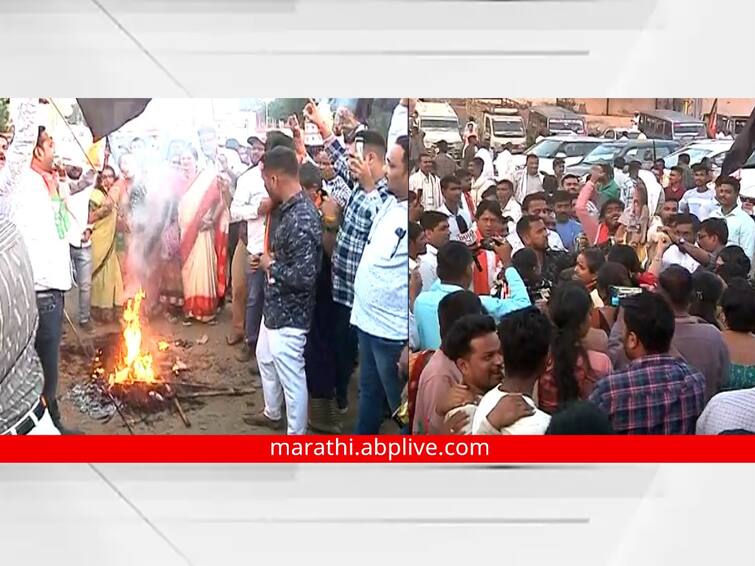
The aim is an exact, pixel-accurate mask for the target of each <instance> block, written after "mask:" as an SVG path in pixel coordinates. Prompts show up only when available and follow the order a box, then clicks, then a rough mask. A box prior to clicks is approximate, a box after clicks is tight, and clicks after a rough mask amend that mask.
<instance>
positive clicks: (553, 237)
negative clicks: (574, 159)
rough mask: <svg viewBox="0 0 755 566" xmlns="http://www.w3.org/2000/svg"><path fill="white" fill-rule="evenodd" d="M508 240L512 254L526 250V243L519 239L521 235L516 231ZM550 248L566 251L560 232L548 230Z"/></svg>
mask: <svg viewBox="0 0 755 566" xmlns="http://www.w3.org/2000/svg"><path fill="white" fill-rule="evenodd" d="M506 240H507V241H508V242H509V244H511V253H512V254H515V253H516V252H518V251H519V250H521V249H522V248H524V243H523V242H522V239H521V238H520V237H519V234H517V233H516V230H514V231H513V232H512V233H511V234H509V235H508V236H507V237H506ZM548 248H549V249H551V250H559V251H566V248H565V247H564V243H563V242H562V241H561V236H559V235H558V232H556V231H554V230H550V229H548Z"/></svg>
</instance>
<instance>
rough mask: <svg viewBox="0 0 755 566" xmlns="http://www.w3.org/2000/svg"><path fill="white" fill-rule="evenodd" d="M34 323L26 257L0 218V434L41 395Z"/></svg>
mask: <svg viewBox="0 0 755 566" xmlns="http://www.w3.org/2000/svg"><path fill="white" fill-rule="evenodd" d="M37 321H38V315H37V303H36V295H35V294H34V278H33V276H32V269H31V262H30V261H29V255H28V253H27V251H26V247H25V246H24V242H23V240H22V238H21V234H20V233H19V232H18V230H17V229H16V227H15V226H14V225H13V224H11V222H10V221H9V220H8V219H7V217H6V218H3V217H0V344H2V348H0V433H2V432H4V431H5V430H7V429H8V428H10V427H11V426H13V425H15V424H16V423H17V422H18V421H19V420H20V419H21V418H22V417H23V416H24V415H25V414H26V413H28V412H29V411H30V410H31V409H32V408H33V407H34V405H35V404H36V403H37V402H38V401H39V396H40V395H41V394H42V383H43V377H42V365H41V364H40V362H39V358H38V357H37V353H36V351H35V350H34V338H35V336H36V331H37Z"/></svg>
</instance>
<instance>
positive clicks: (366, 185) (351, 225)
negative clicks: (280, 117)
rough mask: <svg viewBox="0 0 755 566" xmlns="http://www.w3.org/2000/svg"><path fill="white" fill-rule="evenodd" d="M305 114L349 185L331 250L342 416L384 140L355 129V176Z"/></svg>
mask: <svg viewBox="0 0 755 566" xmlns="http://www.w3.org/2000/svg"><path fill="white" fill-rule="evenodd" d="M304 114H305V116H306V117H307V118H308V119H309V120H310V121H311V122H312V123H313V124H315V125H316V126H317V128H318V129H319V130H320V135H321V136H322V138H323V140H324V142H325V151H326V152H327V153H328V155H329V156H330V159H331V161H332V164H333V168H334V169H335V171H336V173H337V174H338V175H339V176H340V177H342V178H343V180H344V181H346V183H347V184H348V185H349V186H350V187H352V191H351V195H350V196H349V199H348V202H347V203H346V206H345V207H344V208H343V211H342V214H341V217H342V218H343V220H342V222H341V227H340V230H339V231H338V237H337V239H336V246H335V250H334V252H333V301H334V302H335V303H336V304H335V307H336V308H335V320H334V328H335V336H336V343H337V344H338V345H339V347H338V348H337V350H336V356H337V359H336V401H337V403H338V409H339V412H341V413H342V414H343V413H345V412H346V411H347V409H348V398H347V391H348V386H349V379H350V377H351V374H352V373H353V371H354V365H355V364H356V359H357V332H356V329H355V328H354V327H353V326H352V325H351V322H350V321H351V309H352V307H353V305H354V279H355V278H356V274H357V268H358V267H359V262H360V260H361V259H362V254H363V252H364V247H365V245H366V244H367V238H368V236H369V234H370V229H371V228H372V222H373V220H374V219H375V216H376V215H377V212H378V209H379V208H380V207H381V205H382V204H383V203H384V202H385V201H386V199H387V198H388V181H387V180H386V178H385V171H384V167H385V156H386V143H385V139H383V137H382V136H381V135H380V134H378V133H377V132H373V131H369V130H365V131H362V132H360V134H359V135H360V136H361V137H362V139H363V140H364V149H363V154H362V156H360V159H358V162H359V163H360V166H359V171H360V174H359V175H358V176H357V175H355V174H354V173H352V170H351V165H350V162H349V161H350V160H349V157H350V156H349V153H348V152H347V149H346V148H345V147H344V146H343V145H341V142H339V141H338V139H337V138H336V136H335V135H333V131H332V130H331V129H330V127H329V126H328V125H327V124H326V122H325V121H324V120H323V118H322V116H321V115H320V113H319V111H318V110H317V107H316V106H315V104H314V103H313V102H310V103H309V104H307V106H306V107H305V108H304ZM354 161H356V160H354ZM361 164H363V166H361Z"/></svg>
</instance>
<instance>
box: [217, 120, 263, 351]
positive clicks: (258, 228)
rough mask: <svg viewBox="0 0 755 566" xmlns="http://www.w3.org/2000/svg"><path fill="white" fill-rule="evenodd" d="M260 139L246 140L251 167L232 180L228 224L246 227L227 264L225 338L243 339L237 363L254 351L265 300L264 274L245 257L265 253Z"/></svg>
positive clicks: (230, 339)
mask: <svg viewBox="0 0 755 566" xmlns="http://www.w3.org/2000/svg"><path fill="white" fill-rule="evenodd" d="M263 138H264V135H253V136H250V137H249V138H248V139H247V143H248V144H249V147H250V151H249V157H250V159H251V162H252V166H251V167H250V168H249V169H247V170H246V171H245V172H244V173H242V174H241V176H240V177H239V178H238V179H237V180H236V192H235V193H234V194H233V201H232V202H231V222H244V223H245V227H246V229H245V240H246V241H244V238H241V237H240V238H239V242H238V244H237V245H236V249H235V250H234V253H233V259H232V261H231V270H232V271H233V275H234V276H233V279H232V281H233V286H232V293H233V302H232V319H233V331H232V334H231V335H230V336H228V337H227V341H228V344H230V345H234V344H238V343H239V342H241V341H242V340H244V348H243V350H242V351H241V352H240V353H239V355H238V358H239V360H240V361H248V360H249V359H251V357H252V355H254V352H255V350H256V347H257V338H258V335H259V329H260V321H261V320H262V305H263V303H264V298H265V277H264V272H262V271H260V270H256V271H252V270H251V268H250V267H249V258H250V257H251V256H259V255H261V254H262V253H263V252H264V251H265V217H266V215H267V214H268V213H269V212H270V210H271V208H272V202H271V201H270V198H269V196H268V194H267V191H266V190H265V182H264V181H263V179H262V171H261V169H260V165H259V163H260V159H262V155H263V154H264V153H265V140H264V139H263ZM242 281H243V283H242Z"/></svg>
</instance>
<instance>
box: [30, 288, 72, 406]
mask: <svg viewBox="0 0 755 566" xmlns="http://www.w3.org/2000/svg"><path fill="white" fill-rule="evenodd" d="M64 301H65V299H64V296H63V292H62V291H43V292H39V293H37V311H39V327H38V328H37V337H36V339H35V341H34V348H35V349H36V350H37V355H38V356H39V360H40V361H41V362H42V372H43V373H44V376H45V385H44V388H43V389H42V394H43V395H44V397H45V399H46V400H47V401H48V403H54V402H55V397H56V395H57V392H58V364H59V362H60V339H61V336H62V334H63V308H64Z"/></svg>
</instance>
